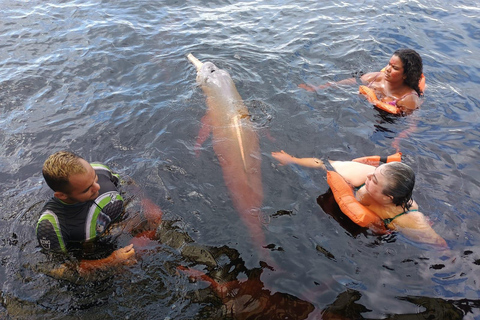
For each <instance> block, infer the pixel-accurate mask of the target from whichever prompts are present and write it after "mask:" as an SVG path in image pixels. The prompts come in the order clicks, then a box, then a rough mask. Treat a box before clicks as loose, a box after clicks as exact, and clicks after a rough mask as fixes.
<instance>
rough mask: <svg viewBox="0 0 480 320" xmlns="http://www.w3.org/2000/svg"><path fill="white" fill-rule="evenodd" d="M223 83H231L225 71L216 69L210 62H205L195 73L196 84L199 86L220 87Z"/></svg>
mask: <svg viewBox="0 0 480 320" xmlns="http://www.w3.org/2000/svg"><path fill="white" fill-rule="evenodd" d="M225 82H227V83H228V84H229V85H231V83H233V81H232V79H231V77H230V75H229V74H228V72H227V71H225V70H223V69H220V68H218V67H217V66H216V65H214V64H213V63H212V62H209V61H208V62H205V63H204V64H203V65H202V67H201V68H200V69H199V70H198V72H197V83H198V84H199V85H200V86H218V87H221V86H222V85H223V84H224V83H225Z"/></svg>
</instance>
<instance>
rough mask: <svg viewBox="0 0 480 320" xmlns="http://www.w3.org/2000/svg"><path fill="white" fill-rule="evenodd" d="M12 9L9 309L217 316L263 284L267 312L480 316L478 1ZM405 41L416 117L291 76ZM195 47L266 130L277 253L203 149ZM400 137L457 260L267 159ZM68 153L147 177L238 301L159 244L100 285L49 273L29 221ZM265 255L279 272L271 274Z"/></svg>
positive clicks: (0, 97) (382, 54) (69, 315)
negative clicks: (420, 87) (422, 87)
mask: <svg viewBox="0 0 480 320" xmlns="http://www.w3.org/2000/svg"><path fill="white" fill-rule="evenodd" d="M204 3H206V4H204ZM0 12H1V14H0V15H1V17H2V18H1V19H0V25H1V30H2V33H1V35H0V48H1V50H0V65H1V68H0V110H1V114H2V117H1V118H0V142H1V146H2V148H1V149H0V178H1V181H2V184H1V202H0V209H1V213H0V217H1V220H0V230H1V234H2V237H1V240H2V241H1V242H0V245H1V246H0V251H1V265H0V283H2V288H1V296H2V306H1V307H0V318H7V319H8V318H11V319H32V318H36V319H46V318H48V319H78V318H85V319H87V318H88V319H120V318H122V319H123V318H125V319H194V318H197V319H211V318H213V319H223V318H227V313H228V311H227V310H231V308H233V306H234V305H235V303H236V302H239V301H243V300H242V299H243V298H244V297H253V298H252V301H254V305H255V306H256V310H257V311H258V310H263V311H264V312H266V311H265V310H268V308H269V307H272V306H273V307H272V308H273V309H275V310H276V313H277V314H276V315H275V316H274V315H273V313H271V314H269V316H267V318H270V319H273V318H275V317H278V318H281V319H283V318H284V317H281V316H280V315H279V314H280V312H281V310H286V311H285V312H287V311H288V312H290V313H291V314H294V315H295V316H293V317H291V318H297V319H303V318H305V317H306V315H307V314H309V317H310V318H311V319H314V318H320V314H321V313H322V310H324V311H323V317H324V318H325V319H329V316H330V317H332V316H333V315H334V314H337V315H340V316H343V317H344V318H345V319H361V318H362V317H363V318H368V319H385V318H388V319H399V318H400V317H401V316H404V317H405V318H406V319H426V318H427V317H428V316H429V315H433V318H434V319H461V318H462V317H465V319H472V318H475V319H480V310H479V308H480V298H479V295H480V291H479V289H478V283H479V281H480V278H479V274H480V273H479V268H480V266H479V265H480V250H479V249H478V247H479V242H480V240H479V239H480V230H479V223H478V221H479V214H480V209H479V202H478V199H479V196H480V171H479V170H478V168H479V161H478V159H479V158H480V151H479V145H480V136H479V135H480V133H479V127H480V125H479V123H480V121H479V120H480V94H479V90H478V88H479V84H480V78H479V74H480V72H479V71H480V60H479V59H478V55H479V53H480V45H479V43H480V42H479V40H480V31H479V30H480V20H479V19H478V16H479V13H480V12H479V9H478V4H477V3H476V2H475V1H456V2H453V3H452V2H449V1H420V2H419V1H402V2H397V3H393V4H392V3H391V2H389V1H381V2H379V1H360V2H358V1H357V2H354V1H348V2H339V1H317V2H311V1H275V2H269V1H244V2H233V1H232V2H231V3H229V2H227V1H209V2H202V1H188V2H183V1H162V2H158V1H137V2H132V1H66V2H65V1H53V2H52V1H50V2H48V3H47V2H44V1H4V2H3V3H2V9H1V10H0ZM400 47H411V48H414V49H416V50H417V51H418V52H419V53H420V54H421V55H422V57H423V60H424V73H425V75H426V77H427V84H428V89H427V92H426V99H425V102H424V104H423V105H422V108H421V109H420V110H418V111H416V112H415V113H414V114H413V115H412V116H409V117H407V118H393V117H389V116H385V115H383V114H380V112H379V111H377V110H375V109H373V108H372V107H371V106H370V105H368V103H366V101H365V100H364V99H363V98H362V97H359V96H358V95H357V93H356V91H357V88H356V87H344V88H330V89H327V90H325V91H321V92H317V93H315V94H314V93H309V92H305V91H302V90H301V89H298V88H297V85H298V84H299V83H304V82H308V83H315V84H320V83H324V82H326V81H332V80H340V79H343V78H346V77H349V76H351V74H352V73H355V72H359V71H363V72H369V71H377V70H379V69H381V68H382V67H383V66H384V65H385V64H386V63H387V61H388V59H389V58H390V56H391V54H392V53H393V51H395V50H396V49H398V48H400ZM189 52H193V53H194V54H195V55H196V56H197V57H198V58H199V59H201V60H202V61H207V60H211V61H212V62H214V63H216V64H217V65H218V66H220V67H221V68H224V69H226V70H227V71H228V72H230V74H231V75H232V77H233V79H234V81H235V82H236V85H237V89H238V91H239V93H240V95H241V96H242V97H243V99H244V100H245V102H246V104H247V106H248V107H249V108H250V110H251V113H252V114H253V116H254V117H253V119H254V121H255V123H256V124H257V126H258V127H259V136H260V145H261V151H262V154H263V159H262V175H263V187H264V195H265V196H264V203H263V206H264V208H263V212H264V216H263V219H264V220H265V222H264V231H265V236H266V238H267V241H268V243H270V244H271V245H270V246H269V248H268V249H259V248H258V246H257V245H256V244H255V243H252V242H251V241H250V240H249V238H248V237H246V236H245V235H246V234H248V233H247V230H246V228H245V226H244V224H243V223H242V221H241V220H240V218H239V216H238V214H237V212H236V211H235V209H234V208H233V207H232V203H231V201H230V198H229V195H228V191H227V189H226V187H225V185H224V182H223V177H222V174H221V171H220V170H219V163H218V160H217V158H216V156H215V154H214V152H213V150H212V146H211V142H210V141H209V140H208V141H207V142H206V143H205V144H204V145H203V149H202V152H201V154H200V157H198V158H197V157H195V152H194V150H193V147H194V144H195V139H196V136H197V133H198V130H199V128H200V120H201V118H202V116H203V115H204V113H205V110H206V106H205V100H204V96H203V94H202V93H201V91H200V90H199V89H198V88H197V87H196V85H195V71H194V68H193V67H192V66H191V65H190V64H189V63H188V61H187V59H186V58H185V56H186V54H187V53H189ZM413 125H416V128H417V129H416V130H415V131H414V132H411V133H410V134H409V136H408V138H405V139H400V140H396V137H399V136H401V132H402V131H403V130H405V129H407V128H410V127H412V126H413ZM394 141H395V142H398V143H399V147H400V150H401V151H402V152H403V154H404V161H405V162H406V163H407V164H409V165H411V166H412V167H413V168H414V169H415V171H416V173H417V184H416V188H415V191H414V196H415V199H416V201H417V202H418V203H419V205H420V207H421V209H422V211H423V212H424V213H425V214H426V215H427V216H428V217H429V218H430V219H431V220H432V222H433V223H434V225H433V226H434V228H435V229H436V230H437V232H438V233H439V234H441V235H442V236H443V237H444V238H445V239H446V240H447V242H448V244H449V246H450V248H451V252H450V253H449V255H441V254H439V253H437V252H432V251H428V250H424V249H422V248H420V247H418V246H416V245H415V244H412V243H409V242H408V241H407V240H406V239H403V238H402V237H400V236H398V235H397V236H393V237H386V238H377V237H375V236H372V235H365V234H363V233H360V234H357V235H356V234H355V233H354V232H352V231H351V230H348V229H344V228H343V227H342V226H341V225H340V224H339V223H338V222H336V221H335V220H334V219H333V218H332V217H331V216H330V215H328V214H326V213H325V212H324V211H323V210H322V208H321V207H320V206H319V205H318V204H317V197H318V196H319V195H321V194H323V193H325V192H326V190H327V189H328V186H327V184H326V182H325V180H324V175H323V173H322V172H320V171H319V172H316V171H313V170H305V169H300V168H284V167H277V165H276V163H275V161H273V159H272V158H271V157H270V152H271V151H278V150H280V149H284V150H285V151H288V152H290V153H293V154H296V155H298V156H317V157H330V158H337V159H350V158H354V157H359V156H365V155H373V154H382V155H385V154H390V153H393V152H395V149H394V147H393V146H392V144H393V143H394ZM61 149H68V150H72V151H75V152H77V153H78V154H80V155H82V156H83V157H85V158H86V159H87V160H89V161H101V162H104V163H106V164H108V165H109V166H110V167H112V168H113V169H114V170H115V171H117V172H119V173H121V174H124V175H129V176H130V177H132V178H133V179H135V181H137V182H138V183H139V184H140V185H142V186H143V188H144V190H145V194H146V195H147V196H148V197H149V198H150V199H152V200H153V201H154V202H155V203H156V204H158V205H159V206H160V207H161V208H162V209H163V210H164V217H165V219H167V220H172V221H173V220H175V221H177V222H176V226H177V228H178V230H179V231H181V232H182V233H184V234H188V235H189V236H190V237H191V238H192V239H193V240H194V243H196V244H198V245H202V246H208V247H209V248H210V249H211V252H212V254H213V255H214V256H215V257H216V259H217V263H218V265H219V267H218V268H217V269H216V270H215V272H217V275H218V274H222V272H223V279H225V280H237V284H236V286H235V287H234V288H233V289H232V290H233V292H234V293H235V295H234V294H233V293H231V295H233V296H234V297H227V298H226V299H223V300H222V299H220V298H219V297H218V295H215V294H214V293H213V291H212V289H211V287H209V284H208V283H206V282H203V281H199V282H190V281H189V280H188V278H187V277H186V276H185V275H178V274H176V273H175V272H174V271H175V266H176V265H179V264H182V265H187V264H192V263H191V262H190V261H187V260H186V258H185V257H183V256H182V255H181V254H180V253H179V252H178V250H175V249H174V248H172V247H171V246H169V245H167V244H165V243H164V244H160V243H159V244H157V245H156V246H154V247H153V248H152V249H151V250H150V251H149V252H148V254H145V255H144V256H143V257H142V260H141V263H139V264H137V265H135V266H132V267H130V268H127V269H126V270H125V271H124V272H123V273H120V274H119V275H117V276H115V277H111V278H108V279H104V280H102V281H96V282H89V283H83V284H72V283H70V282H67V281H58V280H55V279H52V278H50V277H47V276H45V275H44V274H43V273H41V272H39V271H38V270H37V269H36V266H38V265H39V264H41V263H42V262H44V261H45V259H46V257H45V256H43V255H42V254H41V253H39V250H38V248H37V247H36V246H37V243H36V239H35V235H34V225H35V222H36V220H37V218H38V210H39V209H40V208H41V206H42V204H43V202H44V201H45V200H46V199H47V198H48V197H49V196H50V195H51V192H50V191H49V190H48V188H47V187H46V185H45V184H44V183H43V179H42V177H41V173H40V171H41V166H42V164H43V162H44V161H45V159H46V157H47V156H48V155H49V154H51V153H52V152H54V151H56V150H61ZM128 241H129V239H128V237H123V238H120V245H122V244H123V245H125V244H126V243H128ZM262 250H263V251H268V252H269V254H270V255H271V257H272V258H273V259H274V261H275V263H276V264H277V266H279V268H280V269H281V271H279V270H276V271H271V270H269V269H263V273H262V274H261V275H260V273H261V272H262V269H261V268H260V264H259V256H258V252H259V251H262ZM196 268H197V269H199V270H204V271H211V270H210V269H209V267H208V266H205V265H202V264H197V265H196ZM212 272H213V271H212ZM211 275H213V274H211ZM247 278H248V279H249V280H248V281H247V280H246V279H247ZM265 301H266V302H265ZM228 308H230V309H228ZM282 308H283V309H282ZM313 308H314V310H313ZM251 309H252V310H253V311H252V310H244V313H243V314H242V313H241V311H240V310H239V309H235V310H236V312H237V313H236V317H237V318H242V316H243V318H248V317H247V315H250V316H251V318H254V315H255V307H252V308H251ZM279 310H280V311H279ZM264 318H265V317H264Z"/></svg>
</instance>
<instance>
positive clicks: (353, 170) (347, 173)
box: [272, 150, 375, 186]
mask: <svg viewBox="0 0 480 320" xmlns="http://www.w3.org/2000/svg"><path fill="white" fill-rule="evenodd" d="M272 156H273V157H274V158H275V159H277V160H278V161H279V162H280V164H281V165H287V164H298V165H300V166H303V167H308V168H315V169H323V170H327V169H326V167H325V164H324V163H323V161H322V160H321V159H318V158H296V157H294V156H292V155H290V154H288V153H286V152H285V151H283V150H281V151H280V152H272ZM329 162H330V164H331V165H332V167H333V168H334V169H335V171H337V172H338V173H339V174H340V175H341V176H342V177H343V178H344V179H345V180H346V181H347V182H348V183H350V184H351V185H353V186H360V185H362V184H363V183H364V182H365V180H366V179H367V175H368V174H370V173H372V172H373V171H374V170H375V167H374V166H370V165H367V164H363V163H358V162H353V161H332V160H329Z"/></svg>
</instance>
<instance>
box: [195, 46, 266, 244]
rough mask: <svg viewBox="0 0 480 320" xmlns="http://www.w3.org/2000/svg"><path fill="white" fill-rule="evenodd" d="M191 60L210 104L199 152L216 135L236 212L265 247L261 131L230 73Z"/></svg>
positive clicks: (227, 184)
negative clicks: (258, 130)
mask: <svg viewBox="0 0 480 320" xmlns="http://www.w3.org/2000/svg"><path fill="white" fill-rule="evenodd" d="M187 58H188V59H189V60H190V62H192V63H193V65H194V66H195V67H196V68H197V83H198V85H199V86H200V87H201V88H202V90H203V92H204V94H205V96H206V103H207V107H208V110H207V113H206V115H205V116H204V117H203V119H202V127H201V129H200V132H199V135H198V139H197V144H196V150H199V147H200V146H201V145H202V143H203V142H204V141H205V140H206V139H207V138H208V137H209V135H210V133H211V134H212V143H213V149H214V151H215V153H216V155H217V157H218V160H219V162H220V165H221V167H222V172H223V178H224V180H225V184H226V186H227V188H228V190H229V193H230V198H231V199H232V202H233V205H234V207H235V209H236V210H237V211H238V212H239V214H240V216H241V218H242V220H243V222H244V223H245V225H246V226H247V227H248V229H249V232H250V235H251V237H252V240H253V241H254V242H255V243H256V244H258V245H261V246H264V245H265V236H264V234H263V231H262V223H261V219H260V216H261V206H262V202H263V187H262V173H261V169H260V165H261V160H262V159H261V154H260V148H259V144H258V136H257V132H256V130H255V128H254V125H253V124H252V122H251V121H250V115H249V112H248V109H247V107H246V106H245V105H244V104H243V101H242V98H241V97H240V95H239V94H238V92H237V89H236V87H235V84H234V83H233V80H232V78H231V77H230V75H229V73H228V72H227V71H225V70H222V69H220V68H218V67H217V66H215V65H214V64H213V63H211V62H205V63H202V62H200V61H199V60H198V59H197V58H195V57H194V56H193V55H192V54H189V55H188V56H187Z"/></svg>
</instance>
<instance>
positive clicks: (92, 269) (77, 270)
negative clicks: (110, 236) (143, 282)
mask: <svg viewBox="0 0 480 320" xmlns="http://www.w3.org/2000/svg"><path fill="white" fill-rule="evenodd" d="M136 262H137V260H136V259H135V249H134V248H133V245H132V244H131V245H128V246H126V247H124V248H120V249H117V250H115V251H114V252H113V253H112V254H111V255H109V256H108V257H106V258H104V259H99V260H82V261H80V263H78V264H66V263H64V264H62V265H61V266H60V267H58V268H55V269H52V270H49V271H48V272H47V273H48V274H49V275H50V276H52V277H54V278H59V279H66V278H71V277H72V276H73V275H74V274H78V275H79V276H81V277H84V278H90V277H92V276H93V275H94V274H95V273H96V272H101V271H110V270H113V269H115V268H118V267H120V266H123V265H132V264H135V263H136Z"/></svg>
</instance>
